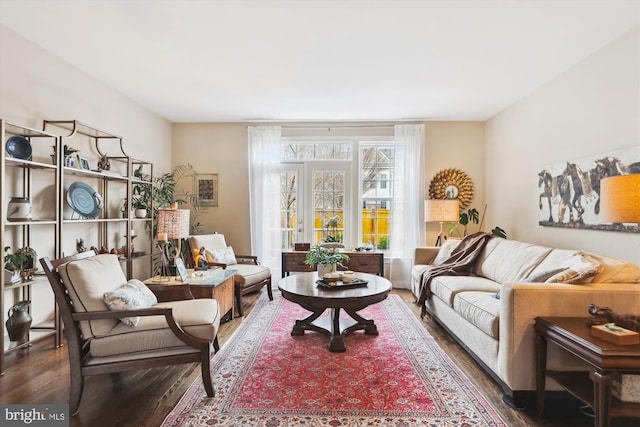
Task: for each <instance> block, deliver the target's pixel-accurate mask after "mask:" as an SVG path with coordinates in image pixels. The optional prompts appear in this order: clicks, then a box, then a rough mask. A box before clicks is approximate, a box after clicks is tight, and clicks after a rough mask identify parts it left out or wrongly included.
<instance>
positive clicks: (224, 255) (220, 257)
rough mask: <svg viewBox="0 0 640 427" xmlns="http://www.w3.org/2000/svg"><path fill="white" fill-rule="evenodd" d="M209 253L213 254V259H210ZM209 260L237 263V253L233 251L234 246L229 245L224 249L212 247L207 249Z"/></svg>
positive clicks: (221, 262)
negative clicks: (209, 249)
mask: <svg viewBox="0 0 640 427" xmlns="http://www.w3.org/2000/svg"><path fill="white" fill-rule="evenodd" d="M209 253H210V254H211V258H212V261H209ZM207 261H209V262H217V263H220V264H237V263H238V261H237V260H236V254H235V253H234V252H233V248H232V247H231V246H228V247H226V248H222V249H212V250H211V251H207Z"/></svg>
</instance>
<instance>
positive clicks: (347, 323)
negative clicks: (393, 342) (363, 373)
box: [278, 272, 391, 352]
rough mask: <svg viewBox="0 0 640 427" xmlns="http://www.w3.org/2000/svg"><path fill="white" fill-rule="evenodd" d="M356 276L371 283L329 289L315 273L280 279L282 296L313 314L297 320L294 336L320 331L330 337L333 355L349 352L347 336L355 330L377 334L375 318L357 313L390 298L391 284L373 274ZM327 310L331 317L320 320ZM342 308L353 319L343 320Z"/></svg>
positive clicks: (294, 326)
mask: <svg viewBox="0 0 640 427" xmlns="http://www.w3.org/2000/svg"><path fill="white" fill-rule="evenodd" d="M356 275H357V276H358V278H360V279H362V280H366V281H368V282H369V283H367V285H366V286H361V287H353V288H340V287H338V288H335V289H334V288H331V289H327V288H324V287H321V286H319V285H318V284H317V283H316V281H317V280H318V274H317V273H316V272H313V273H298V274H293V275H291V276H288V277H285V278H283V279H281V280H280V284H279V285H278V287H279V288H280V292H281V293H282V296H283V297H284V298H285V299H288V300H289V301H292V302H295V303H296V304H299V305H300V306H302V307H303V308H305V309H307V310H309V311H311V315H309V316H308V317H306V318H304V319H301V320H296V323H295V325H293V329H292V331H291V335H304V331H306V330H310V331H315V332H319V333H321V334H323V335H326V336H328V337H329V351H331V352H343V351H346V349H347V348H346V346H345V344H344V337H345V335H347V334H350V333H351V332H353V331H357V330H360V329H364V332H365V334H367V335H378V328H377V327H376V325H375V323H374V321H373V319H365V318H364V317H362V316H360V315H359V314H358V313H357V312H358V311H360V310H362V309H364V308H365V307H368V306H370V305H371V304H375V303H378V302H380V301H382V300H384V299H385V298H387V295H389V292H390V291H391V282H389V281H388V280H387V279H385V278H384V277H380V276H374V275H373V274H366V273H356ZM326 309H331V316H325V317H322V318H321V317H320V315H321V314H322V313H324V311H325V310H326ZM340 309H343V310H344V311H345V312H346V313H347V314H348V315H349V316H350V317H351V318H346V317H341V316H340Z"/></svg>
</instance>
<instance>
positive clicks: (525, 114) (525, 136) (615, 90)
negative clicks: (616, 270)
mask: <svg viewBox="0 0 640 427" xmlns="http://www.w3.org/2000/svg"><path fill="white" fill-rule="evenodd" d="M485 138H486V140H485V144H486V153H485V156H486V190H485V191H486V194H487V202H488V204H489V206H490V208H491V209H490V211H489V215H490V218H489V220H490V221H491V222H493V223H496V224H501V225H502V224H504V227H503V228H506V229H507V231H508V232H509V235H510V237H511V238H513V239H517V240H523V241H527V242H532V243H538V244H543V245H547V246H552V247H562V248H571V249H583V250H586V251H591V252H595V253H600V254H606V255H610V256H615V257H619V258H623V259H626V260H629V261H631V262H634V263H636V264H640V235H638V234H637V233H636V234H633V233H619V232H617V233H616V232H608V231H599V230H576V229H564V228H557V227H542V226H539V225H538V215H539V213H538V212H539V211H538V194H539V189H538V186H537V184H538V179H537V174H538V172H539V171H540V170H542V169H543V168H544V167H545V166H546V165H550V164H554V163H558V162H564V161H566V160H571V159H580V158H583V157H590V156H596V155H599V154H603V153H607V152H609V151H613V150H616V149H621V148H626V147H637V149H638V150H639V152H640V30H639V29H638V27H636V28H635V29H634V30H632V31H630V32H628V33H627V34H625V35H623V36H622V37H620V38H619V39H618V40H616V41H614V42H612V43H611V44H609V45H607V46H605V47H604V48H603V49H601V50H599V51H598V52H596V53H595V54H593V55H592V56H590V57H588V58H587V59H585V60H584V61H582V62H580V63H579V64H577V65H575V66H574V67H572V68H571V69H569V70H567V71H566V72H564V73H563V74H561V75H559V76H558V77H556V78H555V79H553V80H551V81H550V82H548V83H547V84H545V85H544V86H542V87H540V88H539V89H538V90H536V91H535V92H533V93H532V94H530V95H529V96H527V97H525V98H523V99H521V100H520V101H518V102H517V103H515V104H513V105H512V106H510V107H509V108H507V109H506V110H504V111H503V112H501V113H500V114H498V115H496V116H495V117H493V118H492V119H491V120H489V121H488V122H487V123H486V136H485Z"/></svg>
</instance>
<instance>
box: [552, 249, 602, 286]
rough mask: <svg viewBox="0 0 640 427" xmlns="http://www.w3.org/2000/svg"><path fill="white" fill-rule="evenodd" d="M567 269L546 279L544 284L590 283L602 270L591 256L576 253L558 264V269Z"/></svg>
mask: <svg viewBox="0 0 640 427" xmlns="http://www.w3.org/2000/svg"><path fill="white" fill-rule="evenodd" d="M562 267H566V268H567V269H566V270H564V271H561V272H560V273H558V274H555V275H553V276H551V277H550V278H548V279H547V280H546V281H545V283H575V284H580V283H591V281H592V280H593V278H594V277H595V276H596V275H597V274H598V273H599V272H600V271H601V270H602V264H601V263H600V262H599V261H598V260H597V259H595V258H594V257H593V256H591V255H589V254H587V253H585V252H578V253H577V254H576V255H574V256H572V257H571V258H569V259H568V260H566V261H564V262H563V263H562V264H560V268H562Z"/></svg>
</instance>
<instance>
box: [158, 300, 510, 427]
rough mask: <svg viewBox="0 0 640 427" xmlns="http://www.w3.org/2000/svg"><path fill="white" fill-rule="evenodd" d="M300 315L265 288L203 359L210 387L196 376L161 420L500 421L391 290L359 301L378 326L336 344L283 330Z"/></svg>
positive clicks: (440, 423) (265, 423) (203, 422)
mask: <svg viewBox="0 0 640 427" xmlns="http://www.w3.org/2000/svg"><path fill="white" fill-rule="evenodd" d="M308 314H309V313H308V312H307V311H306V310H305V309H303V308H301V307H300V306H298V305H296V304H294V303H292V302H289V301H287V300H284V299H283V298H282V297H281V296H280V294H279V293H276V295H275V300H274V301H268V300H267V299H266V298H265V296H264V295H263V296H262V297H261V298H260V299H259V300H258V302H257V303H256V306H255V307H254V309H253V310H252V312H251V314H250V315H249V316H248V317H247V318H246V319H244V320H243V322H242V325H240V327H239V328H238V330H237V331H236V332H235V333H234V335H233V336H232V337H231V338H230V339H229V340H228V341H227V342H225V343H224V345H223V346H222V349H221V350H220V352H218V353H217V354H216V355H215V356H214V358H213V360H212V362H211V363H212V368H211V369H212V373H213V381H214V386H215V389H216V396H215V397H213V398H207V396H206V393H205V391H204V387H203V386H202V381H201V379H197V380H196V381H195V382H194V383H193V384H192V385H191V386H190V387H189V389H188V390H187V392H186V393H185V395H184V396H183V397H182V399H181V400H180V402H179V403H178V405H177V406H176V407H175V408H174V409H173V411H171V413H170V414H169V415H168V416H167V418H166V419H165V421H164V423H163V426H212V425H214V426H274V427H275V426H278V427H280V426H396V427H399V426H402V427H409V426H505V425H506V424H505V423H504V421H503V420H502V419H501V418H500V416H499V415H498V414H497V412H496V411H495V409H494V408H493V407H491V405H490V404H489V403H488V402H487V400H486V399H485V398H484V397H483V396H482V395H481V394H480V392H479V391H478V390H477V389H476V388H475V386H474V385H473V384H472V383H471V382H470V381H469V379H468V378H467V377H466V376H465V375H464V374H463V373H462V371H461V370H460V369H459V368H458V367H457V366H456V365H455V364H454V363H453V362H452V361H451V359H449V357H448V356H447V355H446V354H445V353H444V352H443V351H442V350H441V349H440V347H438V345H437V344H436V343H435V341H434V339H433V338H432V337H431V336H430V335H429V334H428V333H427V331H426V330H425V328H424V327H423V326H422V325H421V324H420V321H419V320H418V319H417V318H416V316H414V314H413V313H412V312H411V310H410V309H409V307H407V306H406V305H405V303H404V302H403V301H402V300H401V298H400V297H398V296H397V295H390V296H389V298H387V299H386V300H385V301H383V302H382V303H379V304H375V305H372V306H370V307H367V308H366V309H365V310H362V312H361V314H363V315H364V317H370V318H373V319H374V320H375V322H376V325H377V327H378V331H379V333H380V334H379V335H378V336H373V335H365V334H364V332H363V331H358V332H354V333H353V334H351V335H348V336H347V337H346V339H345V343H346V346H347V351H346V352H344V353H330V352H329V351H328V350H327V344H328V338H326V337H324V336H322V335H320V334H317V333H315V332H309V331H307V332H306V333H305V335H304V336H297V337H293V336H291V335H290V334H291V327H292V326H293V323H294V322H295V319H297V318H303V317H306V316H307V315H308ZM325 315H326V314H325ZM237 321H239V320H236V322H237Z"/></svg>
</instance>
